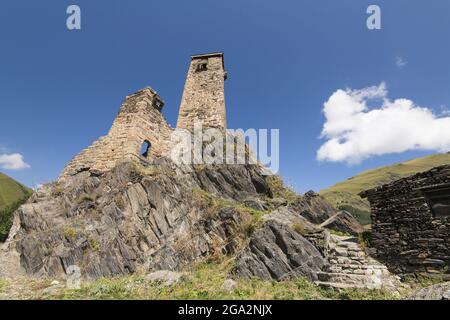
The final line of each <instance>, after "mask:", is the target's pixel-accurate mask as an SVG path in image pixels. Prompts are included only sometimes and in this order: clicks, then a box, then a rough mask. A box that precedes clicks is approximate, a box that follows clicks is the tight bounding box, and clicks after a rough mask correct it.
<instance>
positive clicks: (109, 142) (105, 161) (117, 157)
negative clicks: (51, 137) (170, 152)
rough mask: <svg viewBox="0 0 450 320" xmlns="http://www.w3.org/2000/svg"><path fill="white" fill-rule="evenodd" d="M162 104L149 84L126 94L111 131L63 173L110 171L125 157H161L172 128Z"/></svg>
mask: <svg viewBox="0 0 450 320" xmlns="http://www.w3.org/2000/svg"><path fill="white" fill-rule="evenodd" d="M163 106H164V102H163V101H162V100H161V98H160V97H159V95H158V94H157V93H156V92H155V91H154V90H153V89H151V88H150V87H148V88H145V89H142V90H140V91H138V92H136V93H134V94H131V95H129V96H127V97H126V98H125V101H124V103H123V104H122V106H121V107H120V110H119V113H118V115H117V117H116V119H115V120H114V123H113V124H112V126H111V129H110V130H109V132H108V135H106V136H103V137H100V138H99V139H98V140H97V141H95V142H94V143H93V144H92V145H91V146H90V147H88V148H86V149H84V150H83V151H81V152H80V153H79V154H78V155H76V156H75V157H74V158H73V159H72V160H71V161H70V162H69V164H68V165H67V166H66V167H65V168H64V170H63V172H62V174H61V176H60V177H65V176H69V175H73V174H76V173H77V172H80V171H85V170H98V171H108V170H110V169H112V168H114V166H115V165H116V164H117V163H118V162H119V161H121V160H124V159H129V160H137V161H145V160H151V159H154V158H157V157H160V156H161V155H162V154H163V153H164V152H165V151H167V148H168V144H167V141H169V140H170V135H171V133H172V130H173V129H172V128H171V127H170V126H169V124H168V123H167V122H166V120H165V119H164V116H163V115H162V113H161V110H162V108H163ZM143 149H145V150H143Z"/></svg>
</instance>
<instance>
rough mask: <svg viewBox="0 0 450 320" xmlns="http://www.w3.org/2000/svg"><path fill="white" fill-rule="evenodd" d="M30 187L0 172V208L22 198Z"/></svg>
mask: <svg viewBox="0 0 450 320" xmlns="http://www.w3.org/2000/svg"><path fill="white" fill-rule="evenodd" d="M27 192H31V190H30V189H28V188H26V187H25V186H23V185H21V184H20V183H18V182H17V181H15V180H13V179H11V178H10V177H8V176H7V175H4V174H3V173H1V172H0V210H2V209H4V208H5V207H6V206H8V205H11V204H12V203H14V202H16V201H17V200H19V199H21V198H23V197H24V196H25V195H26V194H27Z"/></svg>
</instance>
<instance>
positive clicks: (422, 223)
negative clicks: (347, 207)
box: [360, 165, 450, 273]
mask: <svg viewBox="0 0 450 320" xmlns="http://www.w3.org/2000/svg"><path fill="white" fill-rule="evenodd" d="M448 183H450V165H446V166H441V167H436V168H434V169H432V170H430V171H427V172H422V173H419V174H416V175H413V176H411V177H407V178H403V179H400V180H397V181H395V182H393V183H390V184H387V185H384V186H381V187H378V188H375V189H372V190H368V191H365V192H362V193H361V194H360V195H361V196H362V197H365V198H367V199H368V200H369V201H370V206H371V218H372V240H371V246H373V248H374V249H373V250H374V254H375V256H376V257H377V258H379V259H380V260H382V261H384V262H386V263H387V265H388V267H389V268H390V269H391V270H394V271H395V272H397V273H412V272H427V273H440V272H445V273H449V271H448V267H449V265H450V217H449V216H440V217H435V216H434V215H433V212H432V210H431V208H430V207H429V205H428V203H427V201H426V199H425V196H424V194H423V191H422V188H424V187H433V186H436V187H438V186H442V185H446V184H448Z"/></svg>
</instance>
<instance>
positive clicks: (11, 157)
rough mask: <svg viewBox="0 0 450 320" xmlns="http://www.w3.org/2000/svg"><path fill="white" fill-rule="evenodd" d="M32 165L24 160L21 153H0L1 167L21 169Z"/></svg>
mask: <svg viewBox="0 0 450 320" xmlns="http://www.w3.org/2000/svg"><path fill="white" fill-rule="evenodd" d="M29 167H30V165H29V164H28V163H26V162H25V161H24V160H23V156H22V155H21V154H20V153H11V154H0V168H2V169H7V170H20V169H26V168H29Z"/></svg>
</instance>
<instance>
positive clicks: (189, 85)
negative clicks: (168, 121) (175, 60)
mask: <svg viewBox="0 0 450 320" xmlns="http://www.w3.org/2000/svg"><path fill="white" fill-rule="evenodd" d="M226 78H227V72H226V71H225V68H224V59H223V53H222V52H217V53H208V54H200V55H194V56H191V64H190V66H189V71H188V74H187V78H186V83H185V85H184V91H183V97H182V99H181V105H180V111H179V115H178V122H177V128H179V129H188V130H192V129H193V127H194V123H195V122H197V123H201V124H202V126H203V127H204V128H219V129H226V126H227V122H226V112H225V92H224V84H225V80H226Z"/></svg>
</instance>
